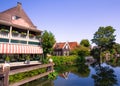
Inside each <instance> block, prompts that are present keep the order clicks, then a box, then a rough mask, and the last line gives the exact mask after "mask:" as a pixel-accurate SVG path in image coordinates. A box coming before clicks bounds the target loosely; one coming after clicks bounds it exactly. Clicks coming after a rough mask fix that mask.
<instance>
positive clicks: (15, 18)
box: [12, 16, 20, 20]
mask: <svg viewBox="0 0 120 86" xmlns="http://www.w3.org/2000/svg"><path fill="white" fill-rule="evenodd" d="M19 18H20V17H19V16H12V20H17V19H19Z"/></svg>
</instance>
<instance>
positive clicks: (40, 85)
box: [21, 77, 54, 86]
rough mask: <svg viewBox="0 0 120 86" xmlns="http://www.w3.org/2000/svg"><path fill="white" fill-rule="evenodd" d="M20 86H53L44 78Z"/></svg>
mask: <svg viewBox="0 0 120 86" xmlns="http://www.w3.org/2000/svg"><path fill="white" fill-rule="evenodd" d="M21 86H54V83H53V81H51V80H47V78H46V77H45V78H41V79H37V80H34V81H32V82H29V83H26V84H24V85H21Z"/></svg>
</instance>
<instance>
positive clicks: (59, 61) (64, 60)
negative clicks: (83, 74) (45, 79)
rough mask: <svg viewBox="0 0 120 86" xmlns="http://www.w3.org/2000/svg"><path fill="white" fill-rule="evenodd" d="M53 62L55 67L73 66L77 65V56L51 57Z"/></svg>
mask: <svg viewBox="0 0 120 86" xmlns="http://www.w3.org/2000/svg"><path fill="white" fill-rule="evenodd" d="M51 58H52V59H53V62H54V63H55V65H63V64H64V65H66V64H69V65H75V64H77V59H78V56H75V55H72V56H52V57H51Z"/></svg>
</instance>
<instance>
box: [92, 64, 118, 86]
mask: <svg viewBox="0 0 120 86" xmlns="http://www.w3.org/2000/svg"><path fill="white" fill-rule="evenodd" d="M95 70H96V74H93V75H92V78H93V79H94V86H114V85H117V76H116V75H115V74H114V70H113V69H112V68H110V67H109V66H105V67H103V66H101V65H99V66H96V67H95Z"/></svg>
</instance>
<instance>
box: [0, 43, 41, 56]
mask: <svg viewBox="0 0 120 86" xmlns="http://www.w3.org/2000/svg"><path fill="white" fill-rule="evenodd" d="M42 53H43V50H42V48H41V47H40V46H32V45H21V44H9V43H0V54H42Z"/></svg>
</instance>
